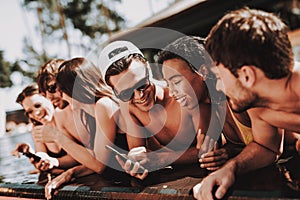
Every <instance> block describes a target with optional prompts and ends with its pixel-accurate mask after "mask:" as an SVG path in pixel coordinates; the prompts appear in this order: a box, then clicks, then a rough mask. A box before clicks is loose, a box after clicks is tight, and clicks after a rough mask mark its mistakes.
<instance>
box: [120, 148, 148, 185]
mask: <svg viewBox="0 0 300 200" xmlns="http://www.w3.org/2000/svg"><path fill="white" fill-rule="evenodd" d="M127 157H128V158H129V159H128V160H126V162H124V161H123V160H122V159H121V158H120V157H119V156H118V155H117V156H116V159H117V161H118V162H119V164H120V165H121V167H122V168H123V169H124V171H125V172H126V173H128V174H130V175H131V176H133V177H136V178H138V179H141V180H143V179H145V178H146V177H147V176H148V170H147V169H145V170H144V171H143V173H138V170H139V167H140V165H141V164H146V163H147V162H148V157H147V154H146V148H145V147H136V148H133V149H131V150H130V151H129V153H128V156H127ZM132 161H135V164H134V165H133V167H132V169H131V165H132Z"/></svg>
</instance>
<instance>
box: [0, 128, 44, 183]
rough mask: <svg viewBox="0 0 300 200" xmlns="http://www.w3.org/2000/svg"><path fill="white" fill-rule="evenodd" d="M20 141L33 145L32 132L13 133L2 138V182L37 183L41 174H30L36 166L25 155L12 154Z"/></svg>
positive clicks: (0, 156) (0, 149)
mask: <svg viewBox="0 0 300 200" xmlns="http://www.w3.org/2000/svg"><path fill="white" fill-rule="evenodd" d="M20 142H26V143H29V144H30V145H31V146H34V145H33V140H32V137H31V134H30V133H20V134H19V133H13V134H11V135H4V136H3V137H1V138H0V183H36V182H37V181H38V176H39V174H29V172H30V171H32V170H34V169H35V168H34V166H33V165H32V164H31V163H30V162H29V159H28V158H27V157H25V156H23V155H20V158H17V157H15V156H12V155H11V152H12V151H13V150H14V148H15V146H16V144H18V143H20Z"/></svg>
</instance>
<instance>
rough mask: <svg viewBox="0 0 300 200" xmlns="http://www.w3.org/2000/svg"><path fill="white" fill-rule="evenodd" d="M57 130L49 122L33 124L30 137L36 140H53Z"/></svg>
mask: <svg viewBox="0 0 300 200" xmlns="http://www.w3.org/2000/svg"><path fill="white" fill-rule="evenodd" d="M57 134H58V130H57V129H56V128H55V127H53V126H51V125H50V124H45V125H40V126H35V127H33V129H32V137H33V139H34V140H35V141H37V142H43V143H46V142H55V140H56V136H57Z"/></svg>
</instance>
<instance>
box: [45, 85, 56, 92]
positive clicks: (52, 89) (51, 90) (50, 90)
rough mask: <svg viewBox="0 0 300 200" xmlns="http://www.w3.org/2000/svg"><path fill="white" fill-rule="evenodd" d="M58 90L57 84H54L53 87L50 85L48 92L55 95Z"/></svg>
mask: <svg viewBox="0 0 300 200" xmlns="http://www.w3.org/2000/svg"><path fill="white" fill-rule="evenodd" d="M56 88H57V86H56V84H53V85H48V86H47V89H46V90H47V91H48V92H50V93H55V92H56Z"/></svg>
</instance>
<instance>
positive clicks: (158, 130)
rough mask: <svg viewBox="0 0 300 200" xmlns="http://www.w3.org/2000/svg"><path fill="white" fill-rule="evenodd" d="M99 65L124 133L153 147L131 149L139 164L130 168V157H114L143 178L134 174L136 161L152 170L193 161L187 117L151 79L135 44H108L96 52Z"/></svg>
mask: <svg viewBox="0 0 300 200" xmlns="http://www.w3.org/2000/svg"><path fill="white" fill-rule="evenodd" d="M99 67H100V70H101V72H102V75H103V78H104V79H105V81H106V83H107V84H108V85H109V86H110V87H112V89H113V90H114V93H115V95H116V96H117V98H118V99H120V100H121V102H120V109H121V112H122V115H123V116H124V118H125V120H126V125H127V130H126V133H127V134H129V135H130V136H133V137H143V138H147V147H148V148H150V149H151V150H156V151H151V152H149V151H148V152H147V151H146V149H145V148H144V147H140V148H134V149H132V150H131V151H130V152H129V154H128V155H129V157H132V158H133V159H136V160H138V161H140V163H138V162H137V163H136V164H135V165H134V167H133V169H132V170H131V171H130V165H131V163H130V160H127V161H126V163H124V162H123V161H121V160H120V159H118V160H119V162H120V164H121V165H123V168H124V169H125V171H126V172H128V173H130V174H131V175H132V176H136V177H138V178H140V179H143V178H145V177H146V176H147V173H143V174H136V173H137V169H138V167H139V164H142V165H144V166H145V167H146V168H147V169H149V170H155V169H159V168H163V167H165V166H167V165H169V164H172V163H173V164H185V163H197V161H198V158H197V154H198V150H197V149H196V147H195V146H196V141H195V136H196V133H195V130H194V127H193V122H192V120H191V118H189V117H188V113H187V112H185V111H184V110H183V109H182V108H181V106H180V105H179V103H178V102H177V101H176V100H175V99H174V98H172V97H171V96H170V95H169V90H168V89H167V88H166V87H162V86H160V85H157V84H155V83H154V82H153V80H151V77H150V75H149V74H150V73H149V72H150V67H149V63H148V62H147V60H146V59H145V58H144V56H143V53H142V52H141V51H140V50H139V49H138V48H137V47H136V46H135V45H133V44H132V43H131V42H128V41H115V42H112V43H110V44H109V45H107V46H106V47H105V48H104V49H103V50H102V52H101V54H100V57H99ZM141 151H142V152H141ZM133 155H135V156H133Z"/></svg>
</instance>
